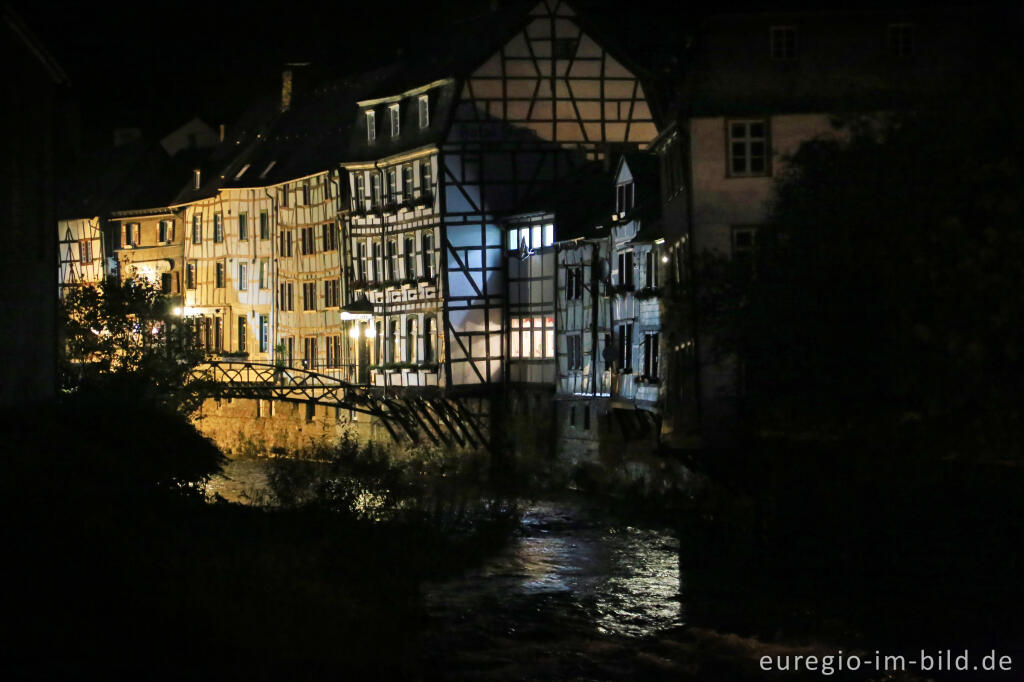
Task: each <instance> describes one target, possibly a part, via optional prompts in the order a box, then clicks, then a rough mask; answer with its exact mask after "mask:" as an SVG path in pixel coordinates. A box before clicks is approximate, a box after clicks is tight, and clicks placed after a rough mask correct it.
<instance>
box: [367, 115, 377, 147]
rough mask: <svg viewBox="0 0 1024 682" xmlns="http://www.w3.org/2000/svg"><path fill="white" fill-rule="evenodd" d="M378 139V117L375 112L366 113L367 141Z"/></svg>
mask: <svg viewBox="0 0 1024 682" xmlns="http://www.w3.org/2000/svg"><path fill="white" fill-rule="evenodd" d="M376 139H377V115H376V114H375V113H374V112H373V111H367V112H366V141H367V142H373V141H374V140H376Z"/></svg>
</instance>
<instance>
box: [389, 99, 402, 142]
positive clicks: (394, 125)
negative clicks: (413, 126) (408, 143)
mask: <svg viewBox="0 0 1024 682" xmlns="http://www.w3.org/2000/svg"><path fill="white" fill-rule="evenodd" d="M388 115H389V116H390V117H391V137H398V133H399V120H400V118H401V116H400V114H399V110H398V105H397V104H392V105H391V106H390V107H388Z"/></svg>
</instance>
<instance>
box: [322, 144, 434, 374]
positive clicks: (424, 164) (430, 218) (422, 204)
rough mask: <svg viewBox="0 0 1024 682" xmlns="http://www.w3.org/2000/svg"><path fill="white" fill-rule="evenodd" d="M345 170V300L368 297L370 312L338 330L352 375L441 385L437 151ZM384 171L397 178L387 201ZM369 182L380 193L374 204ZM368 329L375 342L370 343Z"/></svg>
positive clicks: (427, 150) (353, 165)
mask: <svg viewBox="0 0 1024 682" xmlns="http://www.w3.org/2000/svg"><path fill="white" fill-rule="evenodd" d="M346 168H347V170H348V174H347V175H348V177H347V182H348V189H349V196H350V197H351V205H350V207H349V208H350V211H349V212H348V213H347V215H346V216H345V217H344V224H345V228H346V229H345V248H346V254H345V259H346V266H345V273H346V283H347V290H346V295H347V297H348V298H349V299H350V300H358V298H359V297H362V296H365V297H366V300H367V301H368V302H369V303H371V304H372V306H373V316H372V318H371V319H370V320H368V321H366V323H365V324H363V323H361V322H356V321H353V322H345V323H344V324H343V325H342V328H343V332H344V334H345V336H346V337H347V338H348V345H347V352H348V357H350V358H351V360H350V362H351V363H352V364H353V365H355V368H354V371H355V374H354V376H356V377H357V378H358V380H359V382H360V383H369V384H371V385H373V386H380V387H385V386H387V387H407V386H408V387H412V386H417V387H421V386H444V385H445V384H446V377H445V373H444V371H443V369H442V367H443V363H444V360H445V358H446V357H447V348H446V347H445V345H444V335H443V334H442V332H441V330H442V326H443V320H444V317H443V305H444V304H443V301H444V292H445V284H446V283H445V280H444V279H443V277H442V272H443V271H442V262H441V261H442V251H441V221H440V216H439V199H438V193H437V191H436V187H437V184H436V178H437V155H436V150H431V149H426V150H421V151H418V152H415V153H411V154H407V155H402V156H400V157H398V158H394V159H384V160H382V161H380V162H375V163H363V164H351V165H347V166H346ZM389 173H394V174H395V176H394V179H395V196H394V197H391V198H389V197H388V191H389V190H388V181H389V178H388V175H389ZM374 176H376V178H377V180H376V181H375V180H374ZM410 180H411V183H409V182H408V181H410ZM374 182H377V183H379V187H380V190H379V193H378V197H377V200H374V195H373V190H372V189H371V188H372V187H373V185H374ZM410 240H411V242H410ZM410 246H411V247H412V248H411V250H409V247H410ZM393 325H394V326H393ZM353 328H354V329H356V330H357V332H355V333H358V336H355V335H354V334H355V333H354V332H353V331H352V330H353ZM367 331H371V332H372V333H373V336H372V337H370V338H367V335H366V334H367ZM392 331H394V332H396V333H397V336H396V335H395V334H393V333H392ZM360 347H362V348H360Z"/></svg>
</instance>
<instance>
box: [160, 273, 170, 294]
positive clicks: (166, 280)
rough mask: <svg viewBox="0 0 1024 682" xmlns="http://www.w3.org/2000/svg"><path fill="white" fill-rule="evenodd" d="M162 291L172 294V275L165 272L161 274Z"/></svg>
mask: <svg viewBox="0 0 1024 682" xmlns="http://www.w3.org/2000/svg"><path fill="white" fill-rule="evenodd" d="M160 291H162V292H164V293H165V294H169V293H171V273H169V272H164V273H161V274H160Z"/></svg>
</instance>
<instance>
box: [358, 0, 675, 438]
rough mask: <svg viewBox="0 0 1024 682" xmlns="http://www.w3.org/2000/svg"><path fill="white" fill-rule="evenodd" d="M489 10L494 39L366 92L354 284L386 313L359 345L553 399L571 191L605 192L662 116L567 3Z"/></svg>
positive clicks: (405, 375)
mask: <svg viewBox="0 0 1024 682" xmlns="http://www.w3.org/2000/svg"><path fill="white" fill-rule="evenodd" d="M486 21H487V22H489V27H488V29H487V30H486V31H484V30H481V31H480V34H481V35H497V36H499V37H500V40H499V41H497V42H496V44H493V45H488V44H487V43H486V42H477V43H472V44H471V45H466V46H462V47H461V49H460V50H459V51H458V52H459V53H458V54H457V55H455V56H454V57H452V58H451V59H450V60H449V61H447V62H443V63H441V64H435V65H433V66H432V67H424V68H422V69H418V70H417V69H414V70H413V71H412V72H410V71H408V70H402V71H401V72H400V77H396V78H395V79H394V81H393V82H392V81H390V80H388V79H384V81H383V82H382V84H381V86H380V87H379V88H378V89H377V91H376V92H374V95H373V97H372V98H367V99H364V100H361V101H360V102H359V104H358V106H359V115H358V116H357V117H356V126H355V129H354V132H353V145H352V150H353V155H352V156H351V157H350V159H349V160H348V161H347V162H345V163H343V164H342V167H343V168H344V169H345V170H346V171H347V172H348V178H349V182H348V188H349V192H350V193H351V197H352V198H351V211H352V212H351V214H350V215H349V217H348V219H347V221H346V222H345V225H346V237H347V239H346V246H347V248H348V250H349V253H348V254H347V255H346V258H347V259H348V265H347V266H346V275H347V278H348V286H347V287H346V293H347V297H348V303H349V304H350V305H352V306H362V307H363V308H365V309H366V310H372V316H373V319H372V322H371V321H367V322H365V323H363V322H361V323H359V328H358V329H357V330H355V331H352V332H351V335H352V337H353V338H355V339H357V342H356V348H355V349H354V350H353V357H354V358H356V363H357V364H359V365H360V366H361V365H362V363H363V361H364V360H365V361H366V363H367V364H368V365H369V366H370V368H371V369H370V371H369V372H368V375H369V376H368V380H369V382H370V383H372V384H373V385H375V386H381V387H386V388H387V389H389V390H390V389H403V388H409V387H420V386H438V387H440V388H443V389H445V390H446V391H447V392H449V393H451V392H455V393H464V392H466V391H470V392H475V393H477V394H485V393H488V392H490V393H491V394H494V395H496V394H497V392H499V391H502V390H505V389H511V388H516V389H517V390H519V391H520V392H522V391H529V390H531V389H537V390H539V391H540V392H541V393H542V394H544V395H546V396H547V400H550V398H551V396H552V395H553V394H554V389H555V385H556V382H557V376H558V362H557V359H556V355H557V347H556V341H555V339H556V315H557V301H556V296H555V289H556V272H557V266H556V250H555V247H554V244H555V242H556V241H558V240H560V239H564V238H565V236H566V235H567V218H568V215H567V213H566V212H564V211H562V208H563V206H564V205H565V203H566V202H565V197H564V196H560V195H564V194H566V193H574V192H575V193H577V194H578V196H577V197H576V199H577V201H579V199H580V198H583V201H584V202H586V201H587V197H594V196H595V195H594V194H593V187H594V185H595V184H598V185H601V180H602V179H603V180H604V184H606V182H607V180H606V179H607V174H606V173H602V169H606V168H607V165H608V164H609V163H610V160H611V159H613V158H615V157H617V155H618V153H619V152H621V151H623V150H628V149H636V150H639V149H644V148H646V146H647V144H648V143H649V142H650V141H651V140H652V139H653V138H654V136H655V133H656V130H655V124H654V121H653V117H652V113H651V106H650V104H649V102H648V99H647V96H646V93H645V91H644V86H643V84H642V83H641V81H640V78H639V77H638V75H637V73H635V72H634V71H633V70H631V69H630V68H628V67H627V66H626V63H625V62H624V61H623V60H622V58H621V57H620V56H618V55H617V54H613V53H612V52H610V51H609V49H608V48H607V47H606V46H603V45H602V44H600V43H599V42H598V41H597V40H595V39H594V38H593V37H592V36H591V35H590V34H589V33H588V31H587V30H586V29H585V28H581V25H580V23H579V18H578V17H577V16H576V14H575V12H574V11H573V10H572V8H571V7H569V5H567V4H565V3H562V2H558V1H557V0H550V1H545V2H539V3H537V4H536V5H535V6H533V7H532V8H531V9H529V11H528V12H527V13H526V14H525V15H524V14H522V13H521V12H520V13H510V12H496V13H494V14H493V15H491V16H490V17H488V18H487V19H486ZM416 77H418V80H417V78H416ZM581 178H584V179H585V180H584V181H582V182H581ZM595 178H597V179H598V182H597V183H595V182H594V181H593V180H594V179H595ZM570 231H572V232H574V233H575V226H574V228H573V230H570ZM363 308H361V309H363ZM547 433H550V432H547ZM549 440H550V439H549Z"/></svg>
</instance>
